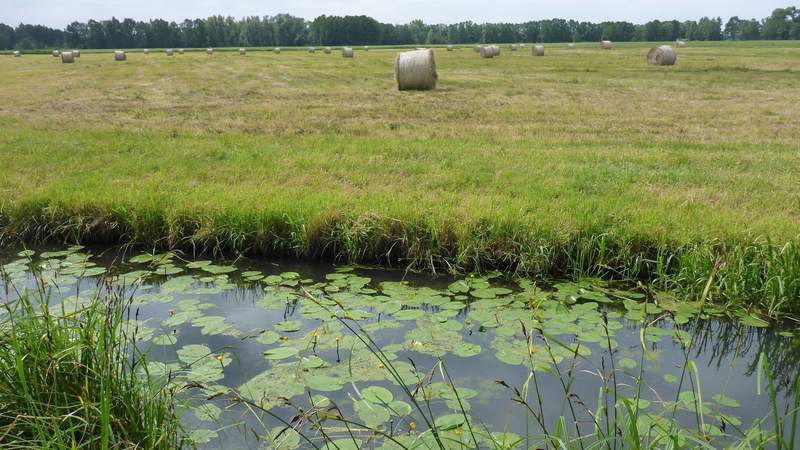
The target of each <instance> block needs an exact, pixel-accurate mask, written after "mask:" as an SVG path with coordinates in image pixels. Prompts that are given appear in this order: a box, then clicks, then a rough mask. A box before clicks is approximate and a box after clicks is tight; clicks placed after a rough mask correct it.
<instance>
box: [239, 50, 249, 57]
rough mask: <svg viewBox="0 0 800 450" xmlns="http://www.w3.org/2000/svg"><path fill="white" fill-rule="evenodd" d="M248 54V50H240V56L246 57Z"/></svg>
mask: <svg viewBox="0 0 800 450" xmlns="http://www.w3.org/2000/svg"><path fill="white" fill-rule="evenodd" d="M246 54H247V49H246V48H240V49H239V55H241V56H244V55H246Z"/></svg>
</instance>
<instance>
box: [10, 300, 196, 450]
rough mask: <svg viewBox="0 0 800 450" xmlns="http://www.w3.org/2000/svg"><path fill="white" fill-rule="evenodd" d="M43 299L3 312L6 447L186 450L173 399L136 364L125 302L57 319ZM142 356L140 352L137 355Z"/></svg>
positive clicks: (60, 312) (95, 305)
mask: <svg viewBox="0 0 800 450" xmlns="http://www.w3.org/2000/svg"><path fill="white" fill-rule="evenodd" d="M48 295H49V294H47V293H45V292H44V291H41V292H38V293H36V292H28V293H24V294H23V295H22V296H21V298H20V299H19V300H13V301H10V302H8V303H3V305H2V312H0V446H2V448H7V449H17V448H19V449H23V448H58V449H66V448H72V449H83V448H86V449H95V448H97V449H101V448H102V449H108V448H120V449H122V448H147V449H165V450H166V449H175V448H179V447H180V444H179V442H180V441H179V426H180V425H179V421H178V418H177V415H176V413H175V410H174V405H173V403H172V402H173V396H172V393H170V392H168V391H167V390H166V389H163V388H161V387H159V386H158V385H156V384H155V383H153V382H150V381H149V378H148V377H147V376H146V375H145V373H144V372H143V367H144V366H143V365H140V364H141V363H142V362H143V361H144V357H143V355H141V354H138V353H137V354H133V355H131V348H132V346H133V345H134V344H135V342H136V336H135V331H134V330H128V329H126V326H125V325H126V324H127V323H128V322H127V321H126V320H125V319H124V314H125V311H126V308H125V305H124V300H123V299H122V298H121V296H119V295H116V294H115V295H109V296H103V297H102V298H97V299H96V300H95V301H91V302H89V304H88V305H83V306H79V307H78V308H77V309H76V310H75V311H72V312H69V311H65V310H64V309H63V307H59V308H55V309H50V307H49V300H48V298H49V297H48ZM134 352H135V351H134Z"/></svg>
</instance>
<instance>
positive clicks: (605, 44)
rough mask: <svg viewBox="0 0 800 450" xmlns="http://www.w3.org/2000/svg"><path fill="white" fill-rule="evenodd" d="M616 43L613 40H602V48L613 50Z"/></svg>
mask: <svg viewBox="0 0 800 450" xmlns="http://www.w3.org/2000/svg"><path fill="white" fill-rule="evenodd" d="M613 46H614V44H613V43H612V42H611V41H602V42H600V48H602V49H603V50H611V48H612V47H613Z"/></svg>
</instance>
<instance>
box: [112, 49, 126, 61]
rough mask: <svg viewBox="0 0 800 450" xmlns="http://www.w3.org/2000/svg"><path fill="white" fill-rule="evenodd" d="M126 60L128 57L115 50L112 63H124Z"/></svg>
mask: <svg viewBox="0 0 800 450" xmlns="http://www.w3.org/2000/svg"><path fill="white" fill-rule="evenodd" d="M126 59H128V55H126V54H125V52H123V51H122V50H116V51H115V52H114V61H125V60H126Z"/></svg>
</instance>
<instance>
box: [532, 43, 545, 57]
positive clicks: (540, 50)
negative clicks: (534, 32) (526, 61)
mask: <svg viewBox="0 0 800 450" xmlns="http://www.w3.org/2000/svg"><path fill="white" fill-rule="evenodd" d="M531 54H532V55H533V56H544V45H535V46H534V47H533V48H532V49H531Z"/></svg>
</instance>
